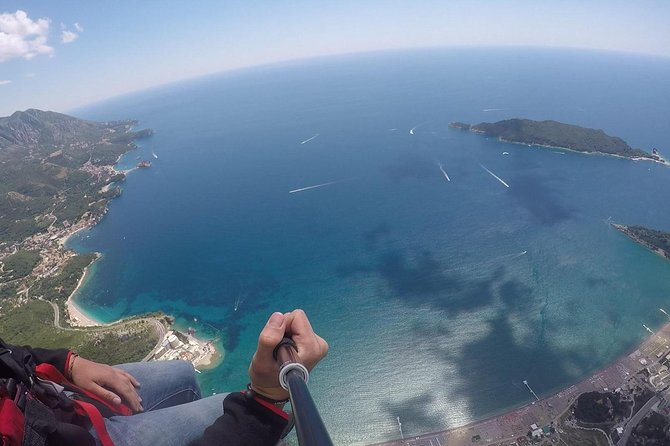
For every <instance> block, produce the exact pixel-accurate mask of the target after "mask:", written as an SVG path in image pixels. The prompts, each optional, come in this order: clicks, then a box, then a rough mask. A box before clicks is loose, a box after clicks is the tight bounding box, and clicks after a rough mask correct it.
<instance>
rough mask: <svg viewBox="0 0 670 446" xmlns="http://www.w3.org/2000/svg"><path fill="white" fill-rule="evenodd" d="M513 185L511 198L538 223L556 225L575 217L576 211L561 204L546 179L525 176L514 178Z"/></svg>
mask: <svg viewBox="0 0 670 446" xmlns="http://www.w3.org/2000/svg"><path fill="white" fill-rule="evenodd" d="M511 183H512V184H513V185H514V187H511V188H510V194H511V196H512V197H513V198H514V199H515V200H516V201H517V202H518V203H519V204H520V205H521V206H523V207H524V208H525V209H526V210H527V211H528V212H529V213H530V214H531V215H532V216H533V218H534V219H535V220H536V221H537V222H538V223H540V224H543V225H554V224H557V223H560V222H562V221H564V220H569V219H571V218H573V217H574V215H575V211H574V210H573V209H570V208H568V207H567V206H565V205H564V204H563V203H561V200H560V198H559V196H558V194H557V193H556V192H555V191H554V190H553V189H552V188H551V187H549V186H548V185H547V180H546V179H544V178H542V177H540V176H538V175H534V174H524V175H517V176H515V177H513V178H512V179H511Z"/></svg>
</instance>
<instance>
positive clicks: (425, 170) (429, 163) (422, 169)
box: [382, 152, 439, 182]
mask: <svg viewBox="0 0 670 446" xmlns="http://www.w3.org/2000/svg"><path fill="white" fill-rule="evenodd" d="M382 170H383V172H384V173H385V174H386V175H387V176H388V177H389V179H390V180H391V181H396V182H399V181H403V180H406V179H414V180H430V179H439V176H437V175H435V171H436V165H435V162H434V161H433V160H431V159H430V158H428V157H426V156H424V155H419V154H418V153H412V152H408V153H405V154H403V155H400V156H399V157H398V158H396V159H395V161H394V162H393V163H392V164H389V165H387V166H385V167H383V168H382Z"/></svg>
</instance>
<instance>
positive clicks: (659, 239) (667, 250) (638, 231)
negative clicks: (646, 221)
mask: <svg viewBox="0 0 670 446" xmlns="http://www.w3.org/2000/svg"><path fill="white" fill-rule="evenodd" d="M626 228H627V230H628V231H629V232H630V233H631V234H632V235H634V236H635V237H637V238H638V239H640V240H641V241H643V242H644V243H645V245H647V246H648V247H651V248H652V249H655V250H661V251H663V252H662V254H664V255H665V256H666V257H667V258H668V259H670V232H663V231H657V230H655V229H649V228H645V227H643V226H626Z"/></svg>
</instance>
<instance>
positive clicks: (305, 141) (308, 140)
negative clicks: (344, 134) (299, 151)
mask: <svg viewBox="0 0 670 446" xmlns="http://www.w3.org/2000/svg"><path fill="white" fill-rule="evenodd" d="M318 137H319V134H318V133H317V134H316V135H314V136H312V137H311V138H307V139H306V140H304V141H303V142H301V143H300V144H307V143H308V142H310V141H311V140H313V139H316V138H318Z"/></svg>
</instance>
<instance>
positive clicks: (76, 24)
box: [74, 22, 84, 33]
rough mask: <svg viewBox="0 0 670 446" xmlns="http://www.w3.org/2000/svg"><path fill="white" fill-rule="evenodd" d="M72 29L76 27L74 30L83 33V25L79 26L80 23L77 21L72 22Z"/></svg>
mask: <svg viewBox="0 0 670 446" xmlns="http://www.w3.org/2000/svg"><path fill="white" fill-rule="evenodd" d="M74 29H76V30H77V31H79V32H80V33H83V32H84V27H83V26H81V25H80V24H79V23H77V22H74Z"/></svg>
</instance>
